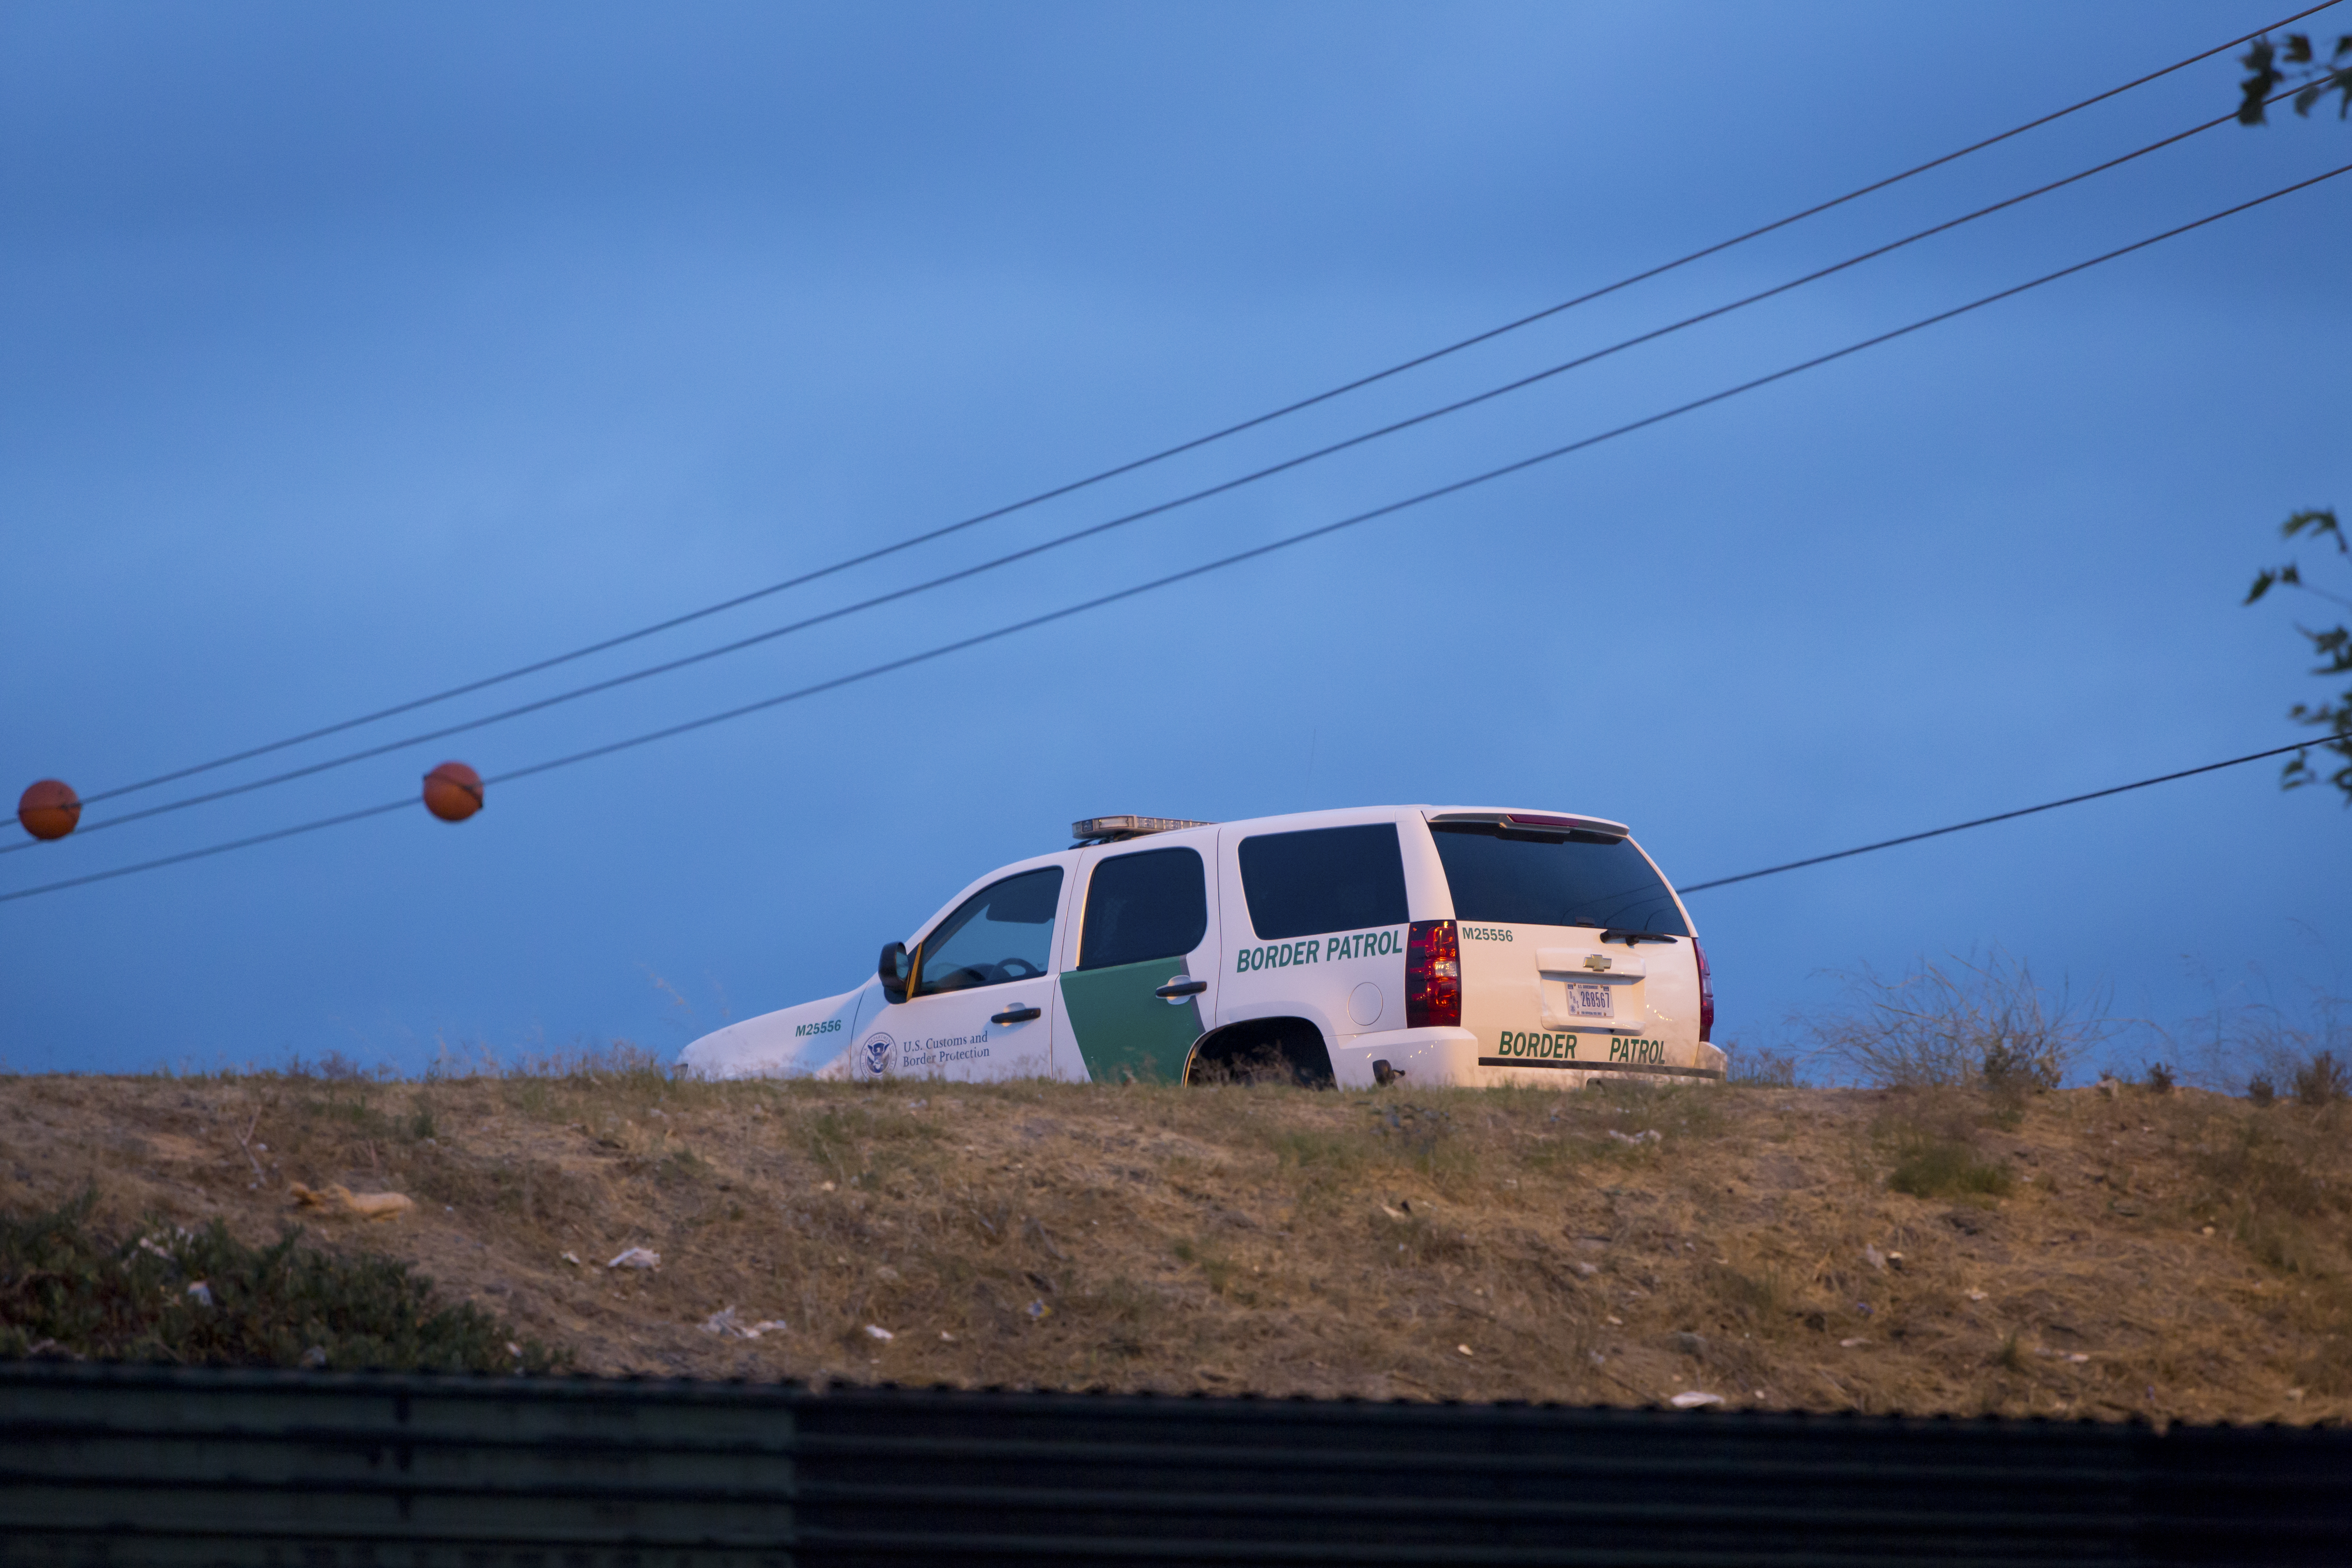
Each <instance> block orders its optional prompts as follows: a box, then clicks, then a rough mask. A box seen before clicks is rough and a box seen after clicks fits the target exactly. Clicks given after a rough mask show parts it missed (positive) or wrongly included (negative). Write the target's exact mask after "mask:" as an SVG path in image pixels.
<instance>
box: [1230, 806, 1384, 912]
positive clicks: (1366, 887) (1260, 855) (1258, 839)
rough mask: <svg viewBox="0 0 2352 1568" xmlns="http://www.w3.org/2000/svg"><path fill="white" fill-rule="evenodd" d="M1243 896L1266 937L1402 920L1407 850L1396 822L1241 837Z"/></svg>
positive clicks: (1315, 828) (1312, 828) (1314, 828)
mask: <svg viewBox="0 0 2352 1568" xmlns="http://www.w3.org/2000/svg"><path fill="white" fill-rule="evenodd" d="M1241 863H1242V897H1243V898H1244V899H1245V900H1248V901H1249V915H1250V924H1251V925H1252V926H1253V927H1255V929H1256V931H1257V934H1258V936H1259V937H1260V938H1261V939H1262V940H1264V941H1266V942H1279V941H1281V940H1282V939H1283V938H1285V937H1293V936H1319V935H1321V934H1322V933H1323V932H1325V931H1361V930H1363V929H1364V928H1365V927H1366V926H1393V925H1402V924H1404V923H1405V921H1406V920H1407V919H1409V918H1410V917H1409V916H1408V915H1407V913H1406V911H1405V901H1404V856H1403V854H1402V852H1401V851H1399V849H1398V848H1397V830H1396V824H1395V823H1393V822H1367V823H1365V824H1364V825H1363V826H1360V827H1311V828H1308V829H1307V831H1306V832H1304V833H1261V834H1258V835H1256V836H1255V837H1250V838H1244V839H1243V840H1242V847H1241Z"/></svg>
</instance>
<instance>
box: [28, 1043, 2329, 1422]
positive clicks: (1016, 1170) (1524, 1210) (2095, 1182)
mask: <svg viewBox="0 0 2352 1568" xmlns="http://www.w3.org/2000/svg"><path fill="white" fill-rule="evenodd" d="M2348 1130H2352V1113H2347V1106H2346V1105H2344V1104H2342V1103H2337V1104H2334V1105H2327V1106H2321V1107H2311V1106H2305V1105H2298V1104H2294V1103H2291V1102H2281V1103H2279V1104H2275V1105H2270V1106H2263V1107H2256V1106H2254V1105H2252V1104H2250V1103H2248V1102H2246V1101H2244V1100H2230V1099H2226V1098H2223V1097H2221V1096H2217V1095H2210V1094H2205V1093H2200V1092H2197V1091H2193V1090H2187V1089H2182V1090H2178V1091H2175V1092H2171V1093H2165V1094H2158V1093H2156V1092H2153V1091H2150V1090H2147V1089H2141V1088H2137V1087H2127V1088H2123V1089H2119V1090H2117V1091H2115V1092H2113V1093H2108V1092H2103V1091H2100V1090H2095V1089H2082V1090H2071V1091H2064V1092H2059V1093H2049V1094H2041V1095H2035V1096H2032V1097H2028V1098H2024V1099H2022V1100H2015V1101H2008V1102H2004V1101H2000V1100H1993V1099H1990V1098H1988V1097H1986V1096H1984V1095H1981V1094H1963V1093H1959V1092H1957V1091H1948V1092H1945V1093H1943V1094H1940V1095H1906V1094H1900V1093H1895V1092H1892V1091H1860V1090H1831V1089H1763V1088H1728V1089H1679V1090H1651V1089H1643V1088H1641V1087H1639V1086H1630V1085H1628V1086H1618V1087H1616V1088H1615V1089H1611V1090H1600V1089H1596V1090H1593V1091H1591V1092H1589V1093H1586V1094H1581V1095H1569V1096H1560V1095H1554V1094H1542V1093H1510V1092H1506V1093H1475V1092H1425V1091H1421V1092H1404V1093H1400V1092H1395V1091H1390V1090H1380V1091H1374V1092H1370V1093H1322V1094H1316V1093H1308V1092H1303V1091H1296V1090H1276V1089H1190V1090H1186V1089H1168V1088H1157V1087H1129V1088H1094V1087H1082V1086H1073V1085H1059V1084H1046V1083H1019V1084H1006V1085H1000V1086H987V1087H972V1086H941V1085H939V1084H924V1083H894V1084H887V1085H881V1086H863V1085H824V1084H813V1083H806V1082H802V1083H793V1084H780V1083H779V1084H734V1085H709V1084H694V1083H683V1082H677V1081H673V1080H671V1079H667V1077H665V1076H664V1075H663V1074H662V1073H661V1072H659V1071H658V1070H655V1069H652V1068H636V1069H634V1070H629V1069H626V1068H624V1069H622V1070H614V1069H613V1068H612V1067H611V1066H610V1065H609V1064H607V1065H605V1066H604V1068H601V1069H595V1068H591V1069H582V1070H573V1071H570V1072H557V1073H541V1074H536V1075H517V1076H507V1077H499V1078H478V1079H438V1080H427V1081H423V1082H383V1081H370V1080H367V1079H327V1078H314V1077H302V1076H294V1075H282V1074H278V1075H264V1076H242V1077H231V1078H201V1079H163V1078H142V1079H100V1078H17V1079H0V1209H5V1210H10V1211H14V1212H16V1213H17V1214H20V1215H21V1214H24V1213H26V1212H30V1211H33V1210H36V1209H42V1208H47V1207H50V1206H53V1205H58V1204H60V1203H62V1202H64V1201H66V1200H68V1199H70V1198H72V1197H73V1196H74V1195H75V1194H79V1193H81V1192H83V1191H84V1190H86V1189H94V1190H95V1192H96V1194H97V1208H96V1211H95V1212H96V1216H97V1220H96V1223H97V1224H98V1225H99V1226H100V1227H101V1228H104V1229H107V1230H108V1231H109V1233H110V1234H111V1235H113V1236H115V1237H120V1238H126V1239H127V1238H129V1237H134V1236H136V1235H137V1234H139V1232H140V1228H141V1226H142V1225H143V1224H145V1223H146V1222H148V1221H151V1220H153V1219H159V1218H160V1219H168V1220H171V1221H174V1222H177V1223H182V1224H186V1223H189V1222H193V1221H200V1220H204V1219H209V1218H211V1217H214V1216H219V1217H221V1218H223V1219H225V1220H226V1222H227V1224H228V1225H229V1226H230V1227H231V1228H232V1229H233V1230H234V1231H235V1232H236V1233H237V1234H238V1235H239V1236H241V1237H247V1239H250V1240H256V1241H261V1240H268V1239H269V1238H270V1237H274V1236H275V1235H276V1234H277V1233H278V1230H279V1228H280V1227H282V1226H288V1225H292V1224H299V1225H301V1226H304V1227H305V1228H306V1229H307V1231H308V1232H309V1233H310V1235H311V1236H312V1237H314V1238H315V1239H316V1240H317V1242H318V1243H319V1245H320V1246H323V1247H328V1248H331V1249H337V1250H367V1251H373V1252H377V1253H381V1254H383V1255H388V1256H390V1257H394V1258H400V1259H404V1260H408V1261H412V1262H414V1263H415V1264H416V1265H417V1266H418V1267H419V1268H422V1269H423V1270H424V1271H425V1272H426V1273H428V1274H430V1275H431V1276H432V1277H433V1278H434V1279H436V1280H437V1281H438V1282H439V1284H440V1287H441V1289H442V1291H443V1293H444V1294H445V1295H446V1296H449V1297H452V1298H456V1299H460V1300H472V1301H475V1302H477V1303H478V1304H479V1305H481V1306H483V1307H485V1308H488V1309H490V1310H493V1311H495V1312H497V1313H499V1314H500V1315H501V1316H502V1317H504V1318H506V1319H508V1320H509V1321H511V1322H512V1323H514V1324H515V1325H517V1326H519V1327H520V1329H521V1330H522V1331H525V1332H527V1333H530V1334H533V1335H536V1336H538V1337H540V1338H541V1339H543V1340H545V1341H547V1342H550V1343H551V1344H555V1345H558V1346H561V1347H568V1349H569V1351H570V1352H571V1354H572V1357H573V1358H574V1364H575V1365H576V1366H577V1367H578V1368H579V1369H580V1370H583V1371H587V1372H594V1373H655V1374H678V1375H690V1376H698V1377H728V1376H745V1377H754V1378H782V1377H797V1378H818V1379H851V1380H874V1381H881V1380H887V1381H894V1382H900V1383H918V1384H929V1383H949V1384H970V1385H982V1384H1011V1385H1028V1386H1051V1387H1097V1386H1101V1387H1110V1388H1121V1389H1134V1388H1148V1389H1159V1390H1166V1391H1192V1390H1207V1391H1211V1392H1216V1393H1234V1392H1240V1391H1255V1392H1259V1393H1265V1394H1316V1395H1325V1396H1331V1395H1357V1396H1363V1397H1369V1398H1394V1397H1405V1398H1428V1399H1470V1400H1501V1399H1519V1400H1562V1401H1572V1402H1580V1403H1610V1404H1648V1403H1652V1402H1658V1401H1664V1400H1668V1399H1670V1398H1672V1397H1673V1396H1675V1395H1676V1394H1687V1393H1696V1394H1717V1395H1720V1396H1721V1398H1722V1399H1723V1400H1724V1401H1725V1402H1726V1403H1727V1404H1729V1405H1738V1406H1765V1407H1775V1408H1790V1407H1797V1408H1806V1409H1816V1410H1824V1409H1844V1408H1853V1409H1861V1410H1866V1411H1890V1410H1903V1411H1912V1412H1921V1413H1926V1412H1951V1413H1956V1414H1976V1413H1979V1412H2005V1413H2010V1414H2038V1415H2070V1416H2085V1415H2086V1416H2094V1417H2101V1418H2121V1417H2126V1416H2133V1415H2144V1416H2147V1417H2151V1418H2155V1419H2159V1420H2197V1421H2210V1420H2235V1421H2255V1420H2288V1421H2297V1422H2302V1421H2313V1420H2323V1419H2341V1418H2343V1417H2344V1416H2345V1415H2346V1414H2347V1406H2352V1338H2347V1335H2352V1289H2347V1271H2352V1257H2347V1229H2346V1218H2347V1192H2352V1187H2347V1174H2352V1150H2347V1139H2346V1136H2345V1134H2346V1132H2347V1131H2348ZM294 1183H301V1184H308V1185H310V1186H311V1187H314V1188H315V1187H321V1186H323V1185H325V1184H332V1183H340V1184H343V1185H345V1186H347V1187H349V1188H351V1189H352V1190H353V1191H355V1192H358V1193H372V1192H383V1191H391V1192H398V1193H403V1194H408V1195H409V1196H411V1197H412V1198H414V1199H415V1207H414V1208H413V1209H410V1210H408V1211H406V1212H404V1213H401V1214H399V1215H396V1216H395V1217H393V1218H390V1219H382V1220H369V1219H363V1218H361V1217H357V1216H355V1215H350V1216H336V1215H321V1213H320V1211H318V1210H316V1209H310V1210H304V1209H299V1208H298V1206H297V1204H296V1202H295V1199H294V1198H293V1196H292V1195H291V1193H290V1184H294ZM631 1247H638V1248H643V1249H645V1250H646V1251H647V1252H651V1253H657V1254H658V1255H659V1258H660V1263H659V1266H658V1267H657V1268H627V1267H617V1268H616V1267H608V1264H609V1263H610V1261H611V1260H612V1259H614V1258H616V1257H617V1256H619V1255H620V1254H622V1253H623V1252H624V1251H625V1250H626V1249H628V1248H631ZM575 1259H576V1261H575ZM728 1309H733V1314H732V1322H733V1324H734V1325H735V1326H734V1327H733V1328H730V1326H729V1322H728V1321H727V1320H726V1319H725V1318H723V1317H719V1315H720V1314H723V1313H725V1312H726V1310H728ZM714 1319H717V1321H714ZM761 1324H767V1325H770V1326H768V1327H766V1328H765V1329H763V1330H761V1331H759V1332H758V1333H757V1335H756V1337H747V1336H746V1333H745V1332H744V1331H745V1330H748V1329H751V1328H753V1327H755V1326H757V1325H761Z"/></svg>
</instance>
